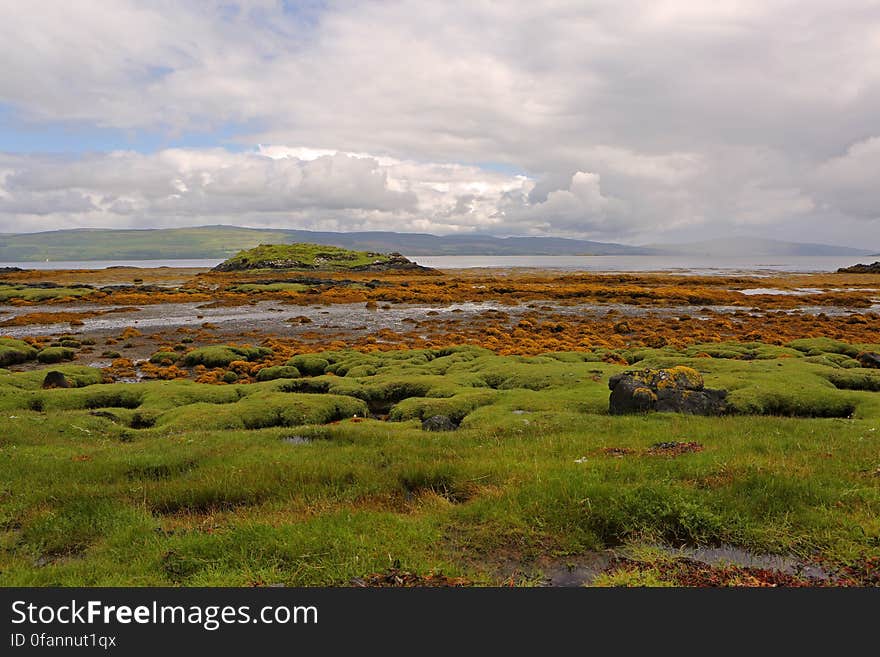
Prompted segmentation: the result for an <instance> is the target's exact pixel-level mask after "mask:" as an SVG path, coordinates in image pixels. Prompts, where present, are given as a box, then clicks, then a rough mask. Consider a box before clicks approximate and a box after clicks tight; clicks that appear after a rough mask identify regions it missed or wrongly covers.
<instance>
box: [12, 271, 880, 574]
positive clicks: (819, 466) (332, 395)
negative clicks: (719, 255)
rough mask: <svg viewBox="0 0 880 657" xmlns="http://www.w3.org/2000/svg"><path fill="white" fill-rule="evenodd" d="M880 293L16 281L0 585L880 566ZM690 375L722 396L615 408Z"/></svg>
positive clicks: (433, 283)
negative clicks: (645, 385)
mask: <svg viewBox="0 0 880 657" xmlns="http://www.w3.org/2000/svg"><path fill="white" fill-rule="evenodd" d="M878 290H880V275H874V274H778V275H777V274H774V275H771V276H767V275H762V276H750V275H745V274H744V275H737V276H698V275H693V274H691V275H676V274H663V273H656V274H654V273H637V274H624V273H614V274H597V273H577V272H570V271H568V272H562V271H556V272H554V271H545V270H467V271H464V270H461V271H443V272H437V271H427V272H411V271H407V272H395V271H390V272H344V273H339V272H307V273H303V272H279V271H266V270H254V271H239V272H217V271H207V270H200V269H172V268H160V269H132V268H115V269H104V270H92V271H23V272H7V273H3V274H0V336H5V337H3V338H0V368H2V369H0V475H2V476H0V585H4V586H11V585H37V586H51V585H61V586H67V585H89V586H91V585H96V586H97V585H180V586H200V585H208V586H214V585H231V586H239V585H290V586H297V585H315V586H406V585H412V586H417V585H428V586H470V585H474V586H484V585H582V584H586V585H609V586H613V585H623V586H625V585H635V586H644V585H649V586H668V585H684V586H875V585H877V584H878V582H880V435H878V433H880V432H878V427H880V369H878V367H877V366H878V364H880V359H878V360H877V361H875V360H873V356H872V355H876V354H877V353H878V352H880V292H878ZM682 367H684V368H690V370H693V371H695V372H696V373H698V374H699V376H700V377H701V380H702V381H703V382H704V383H705V386H706V387H707V388H711V389H717V390H724V391H726V404H727V406H726V408H725V411H724V412H723V413H720V414H718V415H716V416H701V415H694V414H688V413H677V412H639V413H631V414H612V413H610V412H609V380H610V379H611V377H612V376H614V375H616V374H620V373H622V372H625V371H630V370H646V369H651V370H663V369H668V368H682ZM49 372H55V373H56V374H54V375H51V376H47V375H48V373H49ZM437 418H443V419H442V420H437Z"/></svg>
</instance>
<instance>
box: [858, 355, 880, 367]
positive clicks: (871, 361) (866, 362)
mask: <svg viewBox="0 0 880 657" xmlns="http://www.w3.org/2000/svg"><path fill="white" fill-rule="evenodd" d="M857 360H858V361H859V363H861V365H862V367H874V368H878V369H880V354H875V353H874V352H873V351H863V352H862V353H860V354H859V355H858V356H857Z"/></svg>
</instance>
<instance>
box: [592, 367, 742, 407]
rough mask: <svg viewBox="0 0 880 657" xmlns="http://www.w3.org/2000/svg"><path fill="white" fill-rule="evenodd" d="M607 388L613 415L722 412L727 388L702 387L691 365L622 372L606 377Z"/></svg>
mask: <svg viewBox="0 0 880 657" xmlns="http://www.w3.org/2000/svg"><path fill="white" fill-rule="evenodd" d="M608 388H609V389H610V390H611V397H610V398H609V400H608V411H609V413H611V414H612V415H623V414H625V413H647V412H648V411H666V412H674V413H689V414H692V415H721V414H722V413H724V412H725V411H727V402H726V401H725V400H726V398H727V391H726V390H711V389H709V388H705V387H704V386H703V377H702V376H701V375H700V373H699V372H697V371H696V370H695V369H693V368H690V367H684V366H678V367H672V368H669V369H645V370H631V371H627V372H622V373H620V374H615V375H614V376H612V377H611V378H610V379H609V380H608Z"/></svg>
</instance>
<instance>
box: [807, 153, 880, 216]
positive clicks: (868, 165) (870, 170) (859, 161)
mask: <svg viewBox="0 0 880 657" xmlns="http://www.w3.org/2000/svg"><path fill="white" fill-rule="evenodd" d="M812 182H813V185H814V188H815V190H816V193H817V195H818V196H819V197H820V198H822V200H824V201H825V202H826V203H828V204H829V205H832V206H834V207H836V208H838V209H840V210H842V211H844V212H845V213H847V214H849V215H851V216H853V217H857V218H860V219H870V220H877V219H880V137H871V138H869V139H865V140H864V141H860V142H858V143H855V144H853V145H852V146H850V147H849V148H848V149H847V150H846V153H845V154H843V155H840V156H838V157H833V158H830V159H829V160H827V161H826V162H824V163H823V164H822V165H820V166H819V167H818V168H817V169H816V171H815V172H814V174H813V175H812Z"/></svg>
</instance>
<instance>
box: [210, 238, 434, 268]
mask: <svg viewBox="0 0 880 657" xmlns="http://www.w3.org/2000/svg"><path fill="white" fill-rule="evenodd" d="M252 269H299V270H309V271H426V272H427V271H432V270H431V269H430V268H428V267H422V266H421V265H417V264H416V263H414V262H412V261H411V260H409V259H407V258H405V257H403V256H402V255H400V254H399V253H374V252H372V251H350V250H349V249H342V248H339V247H337V246H326V245H323V244H304V243H299V244H261V245H260V246H257V247H254V248H253V249H246V250H244V251H240V252H239V253H237V254H236V255H234V256H232V257H231V258H229V259H228V260H225V261H224V262H221V263H220V264H219V265H217V266H216V267H214V270H213V271H222V272H228V271H247V270H252Z"/></svg>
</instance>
